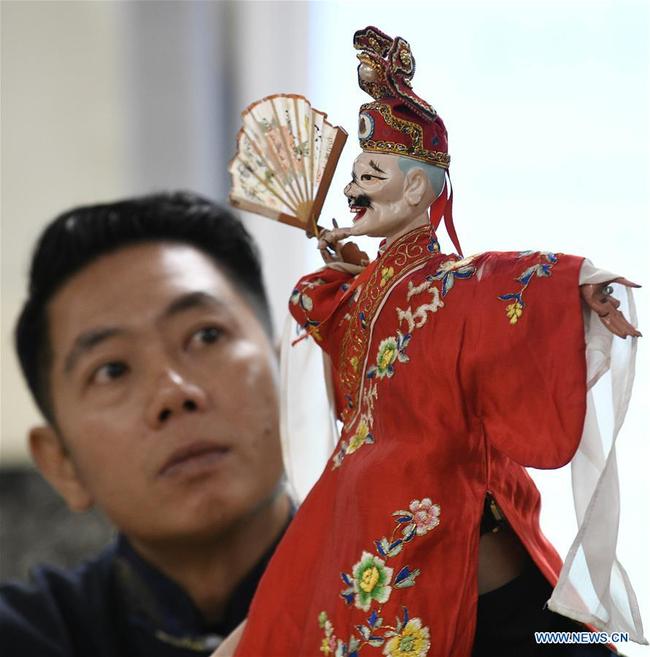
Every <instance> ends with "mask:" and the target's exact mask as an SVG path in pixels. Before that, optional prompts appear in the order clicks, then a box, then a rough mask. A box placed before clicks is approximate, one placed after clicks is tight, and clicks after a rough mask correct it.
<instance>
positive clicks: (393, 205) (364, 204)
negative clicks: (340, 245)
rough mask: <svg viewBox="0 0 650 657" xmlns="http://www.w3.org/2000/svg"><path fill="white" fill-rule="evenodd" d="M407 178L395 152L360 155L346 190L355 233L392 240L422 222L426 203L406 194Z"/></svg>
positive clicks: (352, 231)
mask: <svg viewBox="0 0 650 657" xmlns="http://www.w3.org/2000/svg"><path fill="white" fill-rule="evenodd" d="M407 178H408V177H407V175H405V174H404V172H403V171H402V170H401V169H400V166H399V157H398V156H396V155H388V154H383V153H367V152H362V153H361V154H360V155H359V157H357V159H356V160H355V161H354V166H353V168H352V180H351V181H350V183H348V185H347V186H346V187H345V189H344V190H343V193H344V194H345V195H346V196H347V198H348V205H349V207H350V209H351V211H353V212H354V213H355V214H354V218H353V220H352V221H353V224H352V230H351V234H352V235H368V236H370V237H386V238H388V239H389V240H391V238H393V239H394V238H395V237H396V236H398V235H401V234H403V233H405V232H407V231H408V230H411V229H412V228H415V227H416V225H415V224H417V223H419V222H421V220H422V211H423V207H422V205H421V203H413V202H412V200H409V199H408V198H407V186H408V183H409V180H407ZM424 206H425V207H426V202H425V203H424Z"/></svg>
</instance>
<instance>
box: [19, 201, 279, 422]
mask: <svg viewBox="0 0 650 657" xmlns="http://www.w3.org/2000/svg"><path fill="white" fill-rule="evenodd" d="M158 241H161V242H180V243H184V244H188V245H190V246H193V247H195V248H196V249H198V250H199V251H201V252H203V253H205V254H206V255H207V256H208V257H210V258H211V259H212V260H213V261H214V262H215V263H216V264H217V266H218V267H219V269H220V270H222V271H223V273H224V274H225V275H226V276H227V277H228V279H229V280H230V282H231V283H232V284H233V285H234V286H235V287H236V289H237V291H238V292H240V293H241V294H242V296H243V297H244V298H245V299H246V301H247V302H248V303H249V305H250V306H251V308H252V309H253V311H254V312H255V314H256V315H257V317H258V319H259V320H260V322H261V324H262V326H263V327H264V328H265V330H266V332H267V333H268V335H269V336H270V337H271V336H272V322H271V315H270V311H269V305H268V300H267V297H266V291H265V289H264V282H263V280H262V270H261V265H260V258H259V254H258V251H257V248H256V246H255V244H254V242H253V240H252V239H251V237H250V235H249V234H248V232H247V231H246V229H245V228H244V226H243V225H242V223H241V221H240V220H239V219H238V218H237V217H235V216H234V215H233V214H231V213H230V212H229V211H227V210H225V209H224V208H223V207H221V206H219V205H216V204H215V203H213V202H211V201H209V200H208V199H205V198H202V197H201V196H198V195H196V194H192V193H189V192H170V193H160V194H152V195H149V196H142V197H138V198H130V199H125V200H122V201H118V202H115V203H105V204H100V205H89V206H83V207H78V208H73V209H72V210H69V211H67V212H64V213H63V214H61V215H59V216H58V217H56V219H54V220H53V221H52V222H51V223H50V224H49V225H48V226H47V227H46V228H45V230H44V231H43V233H42V234H41V236H40V238H39V240H38V242H37V243H36V247H35V249H34V254H33V256H32V261H31V267H30V272H29V286H28V296H27V300H26V301H25V304H24V306H23V308H22V311H21V313H20V316H19V318H18V321H17V323H16V331H15V346H16V352H17V354H18V359H19V361H20V366H21V368H22V371H23V374H24V376H25V378H26V380H27V384H28V386H29V389H30V391H31V393H32V395H33V397H34V400H35V401H36V404H37V405H38V407H39V409H40V411H41V412H42V413H43V415H44V416H45V418H46V419H47V420H48V421H50V422H51V423H53V424H54V413H53V409H52V404H51V397H50V387H49V374H50V368H51V360H52V358H51V355H52V350H51V345H50V337H49V327H48V317H47V308H48V303H49V301H50V300H51V299H52V297H53V296H54V295H55V294H56V292H57V291H58V290H59V289H61V287H62V286H63V285H64V284H65V283H66V281H68V280H69V279H70V278H71V277H72V276H74V275H75V274H77V273H78V272H79V271H81V270H82V269H84V268H85V267H87V266H88V265H90V264H91V263H93V262H94V261H95V260H97V259H98V258H99V257H101V256H103V255H106V254H109V253H111V252H114V251H117V250H119V249H121V248H123V247H126V246H130V245H133V244H137V243H141V242H158Z"/></svg>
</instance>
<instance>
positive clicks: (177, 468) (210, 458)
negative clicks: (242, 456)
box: [158, 441, 230, 477]
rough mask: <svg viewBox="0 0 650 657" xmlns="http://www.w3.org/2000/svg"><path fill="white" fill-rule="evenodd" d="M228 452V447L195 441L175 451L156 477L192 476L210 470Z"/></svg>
mask: <svg viewBox="0 0 650 657" xmlns="http://www.w3.org/2000/svg"><path fill="white" fill-rule="evenodd" d="M229 452H230V448H229V447H224V446H223V445H217V444H215V443H212V442H209V441H197V442H194V443H190V444H189V445H184V446H183V447H179V448H178V449H177V450H175V451H174V452H173V453H172V454H171V455H170V456H169V458H168V459H167V460H166V461H165V463H164V465H163V466H162V468H160V470H159V472H158V475H159V476H161V477H167V476H171V475H175V474H192V473H196V472H199V471H202V470H206V469H210V468H212V467H214V466H215V465H216V464H217V463H218V462H220V461H221V460H222V459H223V458H224V457H225V456H226V455H227V454H228V453H229Z"/></svg>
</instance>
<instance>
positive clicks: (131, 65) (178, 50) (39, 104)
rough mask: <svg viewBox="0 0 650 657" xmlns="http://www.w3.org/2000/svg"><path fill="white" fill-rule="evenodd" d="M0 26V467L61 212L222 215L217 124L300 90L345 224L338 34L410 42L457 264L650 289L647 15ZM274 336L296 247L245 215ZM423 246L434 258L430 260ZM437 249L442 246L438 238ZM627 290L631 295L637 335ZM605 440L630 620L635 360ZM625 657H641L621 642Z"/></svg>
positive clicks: (586, 5)
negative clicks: (22, 322)
mask: <svg viewBox="0 0 650 657" xmlns="http://www.w3.org/2000/svg"><path fill="white" fill-rule="evenodd" d="M0 9H1V11H2V90H1V93H2V98H1V101H2V108H1V111H2V115H1V118H2V178H1V184H2V189H1V210H2V247H1V248H2V251H1V254H2V326H1V328H2V333H1V337H0V339H1V343H0V354H1V358H2V391H1V395H0V402H1V410H2V419H1V427H0V439H1V445H0V450H1V451H0V454H1V459H2V463H5V464H6V463H10V462H15V461H19V460H21V459H23V458H24V455H25V451H24V447H23V440H24V438H23V437H24V435H25V432H26V429H27V428H28V426H29V425H30V424H31V423H33V422H34V421H36V418H37V416H36V414H35V412H34V409H33V406H32V404H31V402H30V400H29V399H28V397H27V395H26V392H25V390H24V387H23V384H22V381H21V380H20V378H19V376H18V372H17V369H16V365H15V360H14V356H13V351H12V348H11V330H12V326H13V323H14V321H15V318H16V314H17V312H18V308H19V305H20V303H21V301H22V299H23V295H24V285H25V273H26V267H27V263H28V256H29V252H30V249H31V245H32V243H33V241H34V239H35V237H36V235H37V233H38V232H39V230H40V229H41V228H42V227H43V225H44V224H45V223H46V221H48V220H49V219H50V218H52V217H53V216H54V215H55V214H56V213H58V212H60V211H62V210H64V209H66V208H68V207H70V206H73V205H76V204H79V203H85V202H95V201H98V200H109V199H114V198H117V197H120V196H125V195H129V194H135V193H145V192H148V191H153V190H155V189H163V188H169V187H186V188H191V189H195V190H197V191H200V192H203V193H205V194H208V195H210V196H212V197H214V198H217V199H223V198H224V196H225V193H226V189H227V179H226V177H225V175H224V170H225V163H226V162H227V160H228V159H229V158H230V156H231V154H232V148H233V146H234V135H235V133H236V129H237V123H238V120H237V114H238V112H239V111H240V110H241V109H242V108H244V107H245V106H246V105H247V104H248V103H250V102H251V101H253V100H256V99H257V98H260V97H262V96H264V95H266V94H268V93H273V92H281V91H293V92H298V93H303V94H305V95H307V96H308V97H309V98H310V100H311V101H312V103H313V104H314V105H315V106H316V107H318V108H319V109H322V110H324V111H327V112H328V113H329V116H330V119H331V120H332V122H333V123H335V124H339V125H342V126H343V127H344V128H346V129H347V130H348V132H349V133H350V140H349V145H348V146H347V147H346V150H345V151H344V155H343V159H342V162H341V165H340V166H339V169H338V171H337V174H336V177H335V180H334V183H333V187H332V192H331V193H330V196H329V198H328V199H327V201H326V204H325V208H324V212H323V215H322V222H323V223H325V224H326V223H327V222H328V218H330V217H333V216H336V217H338V219H339V223H344V222H345V220H346V219H347V216H348V215H347V209H346V206H345V203H344V200H343V196H342V195H341V194H340V190H341V189H342V188H343V186H344V184H345V183H346V182H347V179H348V176H349V171H350V169H351V165H352V160H353V158H354V157H355V155H356V153H357V151H358V149H357V146H356V143H355V135H356V122H357V111H358V106H359V105H360V104H361V103H363V102H366V100H367V97H365V96H364V94H363V93H362V92H361V91H360V90H359V89H358V87H357V84H356V59H355V55H354V51H353V49H352V45H351V44H352V34H353V32H354V31H355V30H356V29H359V28H361V27H365V26H366V25H368V24H375V25H377V26H378V27H380V28H381V29H383V30H384V31H386V32H388V33H389V34H391V35H393V36H394V35H398V34H399V35H401V36H404V37H405V38H406V39H407V40H408V41H409V42H410V43H411V45H412V48H413V52H414V55H415V58H416V60H417V63H418V69H417V72H416V75H415V79H414V88H415V90H416V91H417V92H418V93H420V94H421V95H422V96H423V97H424V98H426V99H427V100H428V101H430V102H431V103H432V104H433V105H434V107H436V109H437V110H438V111H439V113H440V114H441V116H442V117H443V118H444V120H445V122H446V125H447V128H448V130H449V134H450V152H451V155H452V169H451V172H452V179H453V183H454V197H455V198H454V200H455V208H454V209H455V218H456V224H457V229H458V232H459V235H460V238H461V243H462V244H463V247H464V250H465V252H466V253H474V252H477V251H481V250H485V249H518V248H540V249H547V248H548V249H557V250H561V251H564V252H568V253H577V254H584V255H588V256H589V257H590V258H591V259H592V260H593V261H594V262H595V263H596V264H598V265H601V266H603V267H606V268H608V269H612V270H614V271H617V272H621V273H623V274H625V275H626V276H627V277H629V278H631V279H632V280H636V281H638V282H641V283H646V284H648V285H650V266H649V264H648V256H647V254H648V246H649V240H648V237H649V223H648V216H649V211H650V196H649V192H648V189H649V188H648V182H649V181H648V173H649V162H648V135H649V124H648V117H649V116H650V103H649V91H648V82H649V78H650V75H649V70H648V69H649V57H648V55H649V52H648V42H649V37H650V27H649V20H650V18H649V6H648V3H646V2H643V1H638V2H631V1H628V0H617V1H613V0H612V1H610V2H604V1H602V0H601V1H599V0H592V1H591V2H587V1H586V0H585V1H584V2H578V1H576V0H565V1H564V2H554V1H545V2H542V1H541V0H539V1H535V0H529V1H522V0H520V1H519V2H515V1H514V0H513V1H509V2H508V1H504V0H493V1H492V2H490V3H484V2H473V3H470V2H466V1H464V0H453V1H452V0H439V1H433V0H431V1H429V2H424V3H419V2H408V1H404V0H402V1H401V2H391V3H382V2H379V1H376V2H372V3H370V2H335V1H334V0H322V1H320V2H245V1H238V2H192V1H190V2H175V1H172V2H156V1H150V2H83V1H82V2H56V1H54V2H14V1H7V0H5V1H4V2H2V3H1V5H0ZM246 221H247V223H248V225H249V227H250V228H251V230H252V231H253V232H254V234H255V235H256V236H257V237H258V239H259V240H260V241H261V243H262V249H263V257H264V265H265V271H266V275H267V280H268V284H269V288H270V294H271V301H272V304H273V305H274V307H275V319H276V323H277V324H278V326H280V323H279V322H280V321H281V318H282V317H283V316H284V307H285V305H284V304H285V300H286V296H287V293H288V291H289V289H290V286H291V284H292V282H293V280H294V279H295V278H296V277H297V276H298V275H299V274H300V273H301V272H303V271H305V270H308V269H310V268H313V267H314V266H315V265H317V264H318V259H317V257H316V254H315V251H314V245H313V242H307V241H306V240H304V239H303V238H302V237H301V236H300V235H298V234H296V233H295V232H294V231H293V229H290V228H287V227H283V226H275V225H273V224H270V222H267V221H266V220H264V219H260V218H257V217H252V216H247V217H246ZM445 243H446V242H445V241H444V239H443V246H444V245H445ZM447 244H448V243H447ZM646 290H647V288H644V289H642V290H641V291H640V292H639V293H638V294H637V303H638V309H639V317H640V326H641V329H642V330H644V329H645V331H646V332H648V333H650V316H649V314H648V293H647V291H646ZM647 339H649V338H644V339H642V340H640V344H639V367H638V375H637V387H636V390H635V394H634V397H633V399H632V404H631V406H630V411H629V414H628V420H627V423H626V426H625V427H624V429H623V432H622V434H621V436H620V438H619V468H620V471H621V473H622V474H621V489H622V498H623V502H622V504H623V514H622V522H621V549H620V554H619V556H620V558H621V561H622V562H623V564H624V565H625V566H626V567H627V569H628V571H629V574H630V576H631V578H632V581H633V582H634V583H635V586H636V589H637V593H638V594H639V598H640V603H641V605H642V611H644V616H645V619H646V623H647V624H650V581H649V575H648V568H647V561H648V560H647V554H648V552H649V547H650V536H649V531H650V530H649V526H650V523H649V517H648V515H649V514H648V504H647V500H648V499H650V477H649V476H648V463H649V462H650V458H649V457H650V447H649V445H648V442H649V441H648V437H649V436H648V412H647V402H646V401H645V400H646V399H647V393H648V388H649V383H648V377H649V374H648V365H649V364H650V363H648V349H647V347H646V342H645V341H646V340H647ZM538 480H539V482H540V486H541V487H542V490H543V494H544V499H545V505H544V517H543V520H544V524H545V527H546V530H547V532H548V533H549V535H550V536H551V537H552V539H553V540H554V542H555V544H556V545H557V546H558V547H559V548H560V551H561V552H562V551H563V550H565V549H566V548H567V547H568V544H569V542H570V540H571V537H572V532H573V531H574V528H573V526H572V514H571V513H570V512H568V511H567V509H568V502H567V500H568V499H569V498H568V497H567V495H568V477H567V473H566V472H563V471H560V472H552V473H544V475H543V476H539V477H538ZM623 652H625V654H628V655H630V656H635V655H648V654H650V651H649V650H648V649H647V648H641V647H637V646H634V645H632V644H630V645H627V646H624V647H623Z"/></svg>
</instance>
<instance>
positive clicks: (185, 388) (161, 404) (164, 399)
mask: <svg viewBox="0 0 650 657" xmlns="http://www.w3.org/2000/svg"><path fill="white" fill-rule="evenodd" d="M206 406H207V396H206V393H205V391H204V390H203V389H202V388H201V387H199V386H197V385H196V384H194V383H191V382H190V381H188V380H187V379H186V378H184V377H183V376H182V375H181V374H180V373H178V372H176V371H174V370H172V369H167V370H166V371H165V372H164V373H163V374H162V375H161V377H160V380H159V381H158V382H157V387H156V390H155V392H154V394H153V397H152V399H151V401H150V403H149V407H148V408H147V411H146V421H147V424H148V425H149V426H150V427H151V428H152V429H162V428H163V427H164V426H165V425H167V424H168V423H169V422H170V421H171V420H172V419H173V418H175V417H176V418H177V417H181V416H183V415H185V414H186V413H198V412H201V411H204V410H205V408H206Z"/></svg>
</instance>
